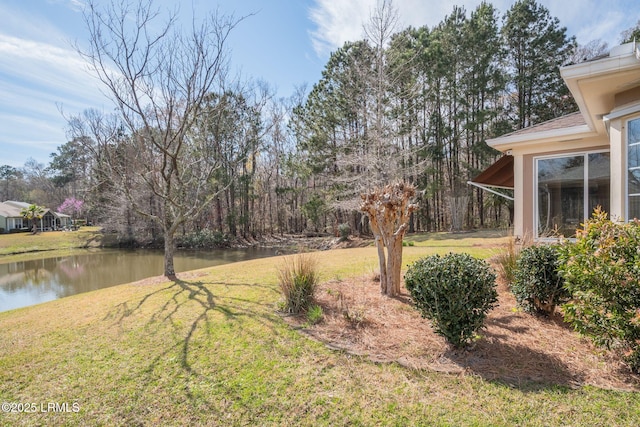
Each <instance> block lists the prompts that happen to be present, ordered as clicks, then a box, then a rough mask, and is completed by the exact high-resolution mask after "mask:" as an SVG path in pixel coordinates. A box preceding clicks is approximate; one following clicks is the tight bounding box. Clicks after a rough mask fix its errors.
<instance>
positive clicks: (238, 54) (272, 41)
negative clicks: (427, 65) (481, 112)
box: [0, 0, 640, 167]
mask: <svg viewBox="0 0 640 427" xmlns="http://www.w3.org/2000/svg"><path fill="white" fill-rule="evenodd" d="M97 1H98V3H99V4H100V3H106V2H107V1H108V0H97ZM480 2H481V0H459V1H455V2H452V1H442V0H393V5H394V7H395V8H396V9H397V10H398V15H399V22H398V29H402V28H405V27H407V26H409V25H411V26H414V27H420V26H424V25H426V26H428V27H433V26H435V25H437V24H438V23H439V22H441V21H442V20H443V19H444V18H445V16H446V15H447V14H450V13H451V11H452V9H453V5H454V4H456V5H458V6H462V7H464V8H465V9H466V10H467V12H468V13H470V12H471V11H473V10H474V9H475V8H476V7H477V6H478V5H479V4H480ZM490 3H491V4H493V5H494V6H495V7H496V8H497V9H498V11H499V12H500V14H501V15H502V14H504V12H506V11H507V10H508V9H509V8H510V7H511V5H512V4H513V3H514V1H513V0H494V1H490ZM538 3H539V4H542V5H544V6H545V7H546V8H547V9H548V10H549V11H550V13H551V15H552V16H554V17H557V18H558V19H559V20H560V25H562V26H564V27H566V28H567V34H568V35H569V36H576V38H577V40H578V43H580V44H586V43H588V42H589V41H591V40H596V39H601V40H603V41H606V42H607V43H609V46H610V47H612V46H615V45H617V44H619V42H620V33H621V32H622V31H623V30H626V29H628V28H630V27H633V26H634V25H635V24H636V22H638V20H639V19H640V13H638V11H639V7H638V6H640V0H608V1H606V2H604V1H602V0H573V1H566V0H538ZM375 4H376V0H218V1H217V2H216V1H215V0H186V1H185V0H183V1H179V0H156V5H157V6H159V7H160V8H161V9H164V10H166V9H168V8H170V9H173V8H175V7H176V5H180V13H181V14H182V15H185V16H192V11H195V15H196V16H205V15H206V14H208V13H211V12H213V11H214V10H215V9H216V8H218V11H219V12H220V13H224V14H227V15H233V16H234V17H236V18H240V17H244V19H242V20H241V21H240V22H239V24H238V25H237V26H236V27H235V28H234V30H233V31H232V33H231V35H230V38H229V40H228V47H229V48H230V52H231V56H230V61H231V65H232V67H233V70H234V74H236V75H240V76H241V77H242V78H243V79H245V80H250V79H253V80H261V81H264V82H266V83H268V84H269V85H270V86H271V87H272V88H273V89H274V90H275V91H276V94H277V96H282V97H288V96H290V95H291V94H293V93H294V92H295V91H296V90H297V89H298V88H303V87H306V88H307V89H309V88H311V87H312V86H313V84H314V83H316V82H317V81H318V80H319V79H320V77H321V73H322V70H323V68H324V66H325V64H326V62H327V60H328V58H329V55H330V53H331V52H332V51H334V50H335V49H337V48H339V47H340V46H342V45H343V44H344V42H345V41H353V40H359V39H362V38H364V35H363V24H364V23H365V22H366V21H367V19H368V17H369V16H370V14H371V11H372V9H373V8H374V7H375ZM84 7H85V0H0V22H2V24H0V165H11V166H14V167H22V166H24V164H25V162H26V161H27V160H28V159H30V158H33V159H35V160H36V161H37V162H39V163H43V164H45V165H46V164H48V163H49V161H50V154H51V153H54V152H56V150H57V147H58V146H60V145H62V144H64V143H65V142H67V141H68V137H67V134H66V129H67V121H66V119H65V117H68V116H69V115H74V114H78V113H80V112H82V111H83V110H85V109H88V108H96V109H99V110H104V111H110V110H111V109H112V104H111V101H110V100H109V99H108V98H107V97H105V96H104V95H103V92H102V89H101V86H100V84H99V82H98V81H97V79H96V78H95V77H94V76H92V75H91V74H90V72H89V71H88V69H87V66H86V64H84V63H83V61H82V59H81V58H80V56H79V55H78V53H77V52H76V50H75V48H74V47H73V46H74V44H78V45H80V46H83V45H85V44H86V41H87V31H86V29H85V24H84V20H83V13H82V10H83V8H84Z"/></svg>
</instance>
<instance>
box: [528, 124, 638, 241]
mask: <svg viewBox="0 0 640 427" xmlns="http://www.w3.org/2000/svg"><path fill="white" fill-rule="evenodd" d="M638 118H640V117H638ZM601 153H608V154H609V185H611V150H609V149H599V150H581V151H572V152H567V153H557V154H544V155H540V156H534V157H533V198H534V199H533V229H534V233H535V235H534V241H537V242H555V241H557V240H558V238H557V237H545V236H542V237H541V236H540V235H539V234H538V233H539V232H540V213H539V212H538V208H539V200H538V193H539V192H538V177H539V174H538V163H539V161H540V160H548V159H560V158H563V157H578V156H582V157H583V158H584V172H583V177H582V180H583V181H582V182H583V188H582V191H583V196H582V199H583V200H582V203H583V206H582V210H583V218H582V220H583V221H586V220H587V219H589V216H590V215H591V214H590V212H589V185H588V182H589V155H590V154H601ZM585 183H586V184H587V185H584V184H585ZM609 204H611V194H609ZM565 239H569V240H574V239H575V238H573V237H565Z"/></svg>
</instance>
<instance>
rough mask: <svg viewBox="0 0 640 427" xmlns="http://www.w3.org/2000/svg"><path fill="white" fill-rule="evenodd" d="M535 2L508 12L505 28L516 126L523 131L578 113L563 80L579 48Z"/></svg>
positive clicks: (519, 4)
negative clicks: (564, 67)
mask: <svg viewBox="0 0 640 427" xmlns="http://www.w3.org/2000/svg"><path fill="white" fill-rule="evenodd" d="M566 33H567V29H566V28H565V27H561V26H560V22H559V20H558V18H554V17H552V16H551V15H550V13H549V11H548V10H547V9H546V8H545V7H544V6H541V5H539V4H538V3H536V2H535V0H519V1H517V2H516V3H514V5H513V6H512V7H511V9H509V10H508V11H507V13H506V14H505V17H504V25H503V27H502V36H503V40H504V45H505V47H506V48H507V52H508V61H509V69H510V72H511V83H512V87H513V95H514V97H515V100H514V104H515V105H514V110H515V111H514V113H515V120H514V125H515V127H516V128H517V129H522V128H525V127H528V126H531V125H533V124H536V123H539V122H542V121H545V120H549V119H552V118H555V117H558V116H560V115H562V114H565V113H568V112H571V111H576V110H577V107H576V105H575V102H574V101H573V99H572V98H571V95H570V93H569V90H568V88H567V87H566V85H565V84H564V82H563V80H562V78H561V77H560V70H559V67H560V66H562V65H564V64H565V63H566V62H567V60H568V59H569V58H570V56H571V54H572V52H573V51H574V50H575V48H576V42H575V37H567V34H566Z"/></svg>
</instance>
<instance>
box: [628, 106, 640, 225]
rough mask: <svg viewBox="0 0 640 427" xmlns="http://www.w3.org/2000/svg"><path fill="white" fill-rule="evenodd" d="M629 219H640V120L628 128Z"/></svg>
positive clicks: (633, 121)
mask: <svg viewBox="0 0 640 427" xmlns="http://www.w3.org/2000/svg"><path fill="white" fill-rule="evenodd" d="M627 129H628V130H627V169H628V170H627V195H628V196H627V197H628V199H627V218H629V219H633V218H640V118H639V119H634V120H629V122H628V126H627Z"/></svg>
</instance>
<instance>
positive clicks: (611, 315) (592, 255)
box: [561, 210, 640, 372]
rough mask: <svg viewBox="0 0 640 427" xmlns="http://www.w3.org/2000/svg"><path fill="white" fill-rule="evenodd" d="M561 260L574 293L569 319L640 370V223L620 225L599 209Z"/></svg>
mask: <svg viewBox="0 0 640 427" xmlns="http://www.w3.org/2000/svg"><path fill="white" fill-rule="evenodd" d="M561 257H562V261H563V267H562V273H563V275H564V279H565V286H566V287H567V289H568V290H569V291H570V292H571V293H572V295H573V299H572V301H571V302H570V303H568V304H565V305H564V306H563V309H564V314H565V320H567V321H568V322H569V323H571V324H572V325H573V326H574V327H575V329H576V330H578V331H579V332H580V333H582V334H584V335H586V336H589V337H590V338H591V339H592V340H593V341H594V343H595V344H596V345H599V346H602V347H606V348H609V349H613V350H615V351H617V352H618V353H619V354H621V355H622V356H624V357H625V359H626V361H627V363H628V364H629V366H630V367H631V369H632V370H633V371H634V372H640V222H638V221H637V220H636V221H634V222H632V223H629V224H618V223H614V222H612V221H609V220H608V219H607V214H606V213H604V212H602V211H600V210H596V211H595V212H594V214H593V217H592V218H591V219H590V220H589V221H587V222H586V223H585V224H584V228H583V229H581V230H578V233H577V237H576V242H575V243H574V244H572V245H568V246H567V247H566V249H565V250H563V252H562V254H561Z"/></svg>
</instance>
